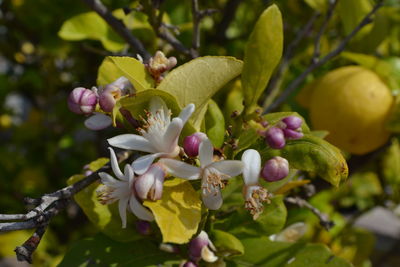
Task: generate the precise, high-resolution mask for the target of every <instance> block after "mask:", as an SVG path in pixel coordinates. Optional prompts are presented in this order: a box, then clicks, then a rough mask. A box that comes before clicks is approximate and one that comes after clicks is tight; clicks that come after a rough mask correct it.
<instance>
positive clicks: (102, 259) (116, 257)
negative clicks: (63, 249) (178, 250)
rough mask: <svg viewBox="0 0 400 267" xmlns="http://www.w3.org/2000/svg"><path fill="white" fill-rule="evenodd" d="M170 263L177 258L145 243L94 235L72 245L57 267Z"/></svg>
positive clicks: (152, 244) (149, 241) (150, 242)
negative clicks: (118, 240) (120, 240)
mask: <svg viewBox="0 0 400 267" xmlns="http://www.w3.org/2000/svg"><path fill="white" fill-rule="evenodd" d="M171 260H175V261H176V260H178V257H177V256H176V255H175V254H171V253H167V252H164V251H161V250H160V249H159V248H158V246H157V244H156V243H154V242H152V241H151V240H149V239H143V240H138V241H135V242H129V243H120V242H116V241H114V240H112V239H109V238H107V237H106V236H104V235H102V234H97V235H95V236H94V237H91V238H87V239H83V240H79V241H77V242H75V243H74V244H72V246H71V248H70V249H69V250H68V251H67V253H66V254H65V256H64V259H63V260H62V262H61V263H60V265H58V266H60V267H70V266H93V265H95V266H143V267H144V266H160V265H163V266H165V265H164V263H165V262H166V261H171Z"/></svg>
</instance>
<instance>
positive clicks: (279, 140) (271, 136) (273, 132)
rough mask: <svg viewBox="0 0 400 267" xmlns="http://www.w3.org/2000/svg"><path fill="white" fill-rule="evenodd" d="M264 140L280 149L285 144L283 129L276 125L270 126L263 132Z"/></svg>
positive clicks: (272, 146)
mask: <svg viewBox="0 0 400 267" xmlns="http://www.w3.org/2000/svg"><path fill="white" fill-rule="evenodd" d="M265 141H266V143H267V144H268V145H269V146H270V147H271V148H274V149H281V148H283V147H284V146H285V144H286V143H285V136H284V134H283V131H282V129H280V128H278V127H272V128H270V129H269V130H268V131H267V132H266V133H265Z"/></svg>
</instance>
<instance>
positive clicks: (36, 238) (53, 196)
mask: <svg viewBox="0 0 400 267" xmlns="http://www.w3.org/2000/svg"><path fill="white" fill-rule="evenodd" d="M130 154H131V153H129V152H127V151H122V152H121V153H118V155H117V157H118V161H119V162H122V161H124V160H126V159H127V158H128V157H129V156H130ZM109 169H110V163H108V164H106V165H104V166H103V167H102V168H100V169H99V170H98V171H96V172H93V173H92V174H90V175H89V176H87V177H85V178H84V179H82V180H80V181H78V182H76V183H74V184H72V185H69V186H66V187H64V188H62V189H60V190H57V191H55V192H53V193H50V194H45V195H43V196H42V197H41V198H40V199H32V198H25V202H26V203H28V204H30V205H32V204H33V205H37V206H36V207H35V208H33V209H32V210H30V211H29V212H27V213H26V214H0V221H13V222H3V223H0V232H8V231H16V230H23V229H34V228H36V231H35V233H34V234H33V235H32V236H31V237H30V238H29V239H28V240H27V241H26V242H25V243H24V244H23V245H22V246H19V247H17V248H16V249H15V252H16V253H17V258H18V260H21V261H28V262H31V255H32V253H33V252H34V251H35V250H36V248H37V246H38V245H39V243H40V240H41V237H42V235H43V234H44V232H45V230H46V228H47V226H48V224H49V223H50V220H51V219H52V218H53V217H54V216H55V215H57V214H58V213H59V212H60V211H62V210H63V209H64V208H65V207H66V206H67V204H68V202H69V201H70V199H71V198H72V197H73V196H74V195H75V194H76V193H78V192H80V191H81V190H83V189H84V188H86V187H88V186H89V185H91V184H92V183H93V182H95V181H97V180H98V179H99V177H98V173H99V172H105V171H108V170H109Z"/></svg>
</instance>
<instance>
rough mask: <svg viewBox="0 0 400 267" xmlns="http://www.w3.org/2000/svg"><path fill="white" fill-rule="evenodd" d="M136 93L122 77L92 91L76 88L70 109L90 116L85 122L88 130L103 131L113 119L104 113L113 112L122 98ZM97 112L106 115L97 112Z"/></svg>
mask: <svg viewBox="0 0 400 267" xmlns="http://www.w3.org/2000/svg"><path fill="white" fill-rule="evenodd" d="M134 93H135V89H134V88H133V85H132V84H131V83H130V82H129V80H128V79H127V78H125V77H123V76H122V77H119V78H118V79H117V80H115V81H114V82H112V83H110V84H107V85H106V86H100V87H98V88H97V87H92V89H86V88H84V87H77V88H75V89H74V90H72V92H71V93H70V95H69V97H68V107H69V109H70V110H71V111H72V112H74V113H76V114H84V115H87V116H90V117H89V118H88V119H86V121H85V126H86V127H87V128H89V129H91V130H101V129H104V128H107V127H108V126H110V125H111V123H112V121H111V118H110V117H109V116H107V115H105V114H104V113H109V112H111V111H112V110H113V108H114V106H115V103H116V102H117V100H118V99H120V98H121V97H122V96H124V95H130V94H134ZM96 110H97V111H100V110H101V111H102V112H104V113H101V112H96Z"/></svg>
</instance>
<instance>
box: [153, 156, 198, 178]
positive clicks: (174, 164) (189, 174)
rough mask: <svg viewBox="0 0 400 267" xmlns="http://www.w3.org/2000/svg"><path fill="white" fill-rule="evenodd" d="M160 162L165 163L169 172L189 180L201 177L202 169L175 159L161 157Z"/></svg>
mask: <svg viewBox="0 0 400 267" xmlns="http://www.w3.org/2000/svg"><path fill="white" fill-rule="evenodd" d="M158 163H160V164H162V165H164V167H165V168H166V169H167V173H169V174H171V175H172V176H176V177H179V178H186V179H188V180H196V179H199V176H200V172H201V169H200V168H198V167H195V166H192V165H189V164H187V163H185V162H182V161H179V160H175V159H160V160H159V161H158Z"/></svg>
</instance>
